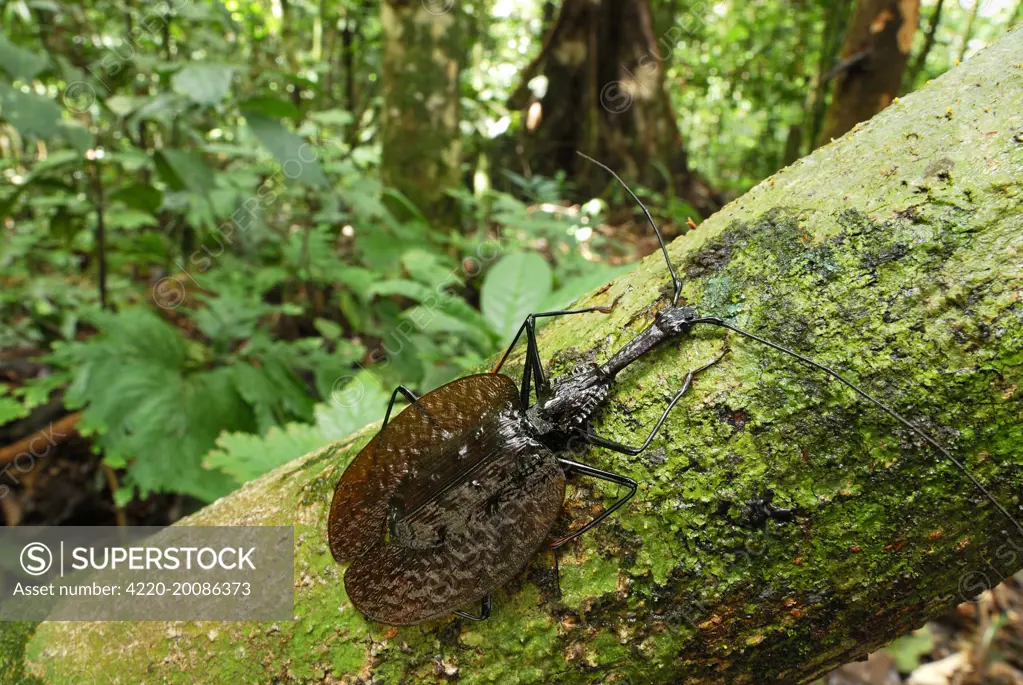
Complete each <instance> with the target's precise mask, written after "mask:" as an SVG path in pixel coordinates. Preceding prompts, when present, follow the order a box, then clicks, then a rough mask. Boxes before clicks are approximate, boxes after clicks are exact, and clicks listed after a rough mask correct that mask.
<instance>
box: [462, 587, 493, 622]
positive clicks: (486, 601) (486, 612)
mask: <svg viewBox="0 0 1023 685" xmlns="http://www.w3.org/2000/svg"><path fill="white" fill-rule="evenodd" d="M455 616H461V617H462V618H467V619H469V620H470V621H486V620H487V619H488V618H490V595H489V594H488V595H487V596H486V597H484V598H483V607H482V609H481V610H480V615H479V616H473V615H472V614H470V613H469V612H467V611H456V612H455Z"/></svg>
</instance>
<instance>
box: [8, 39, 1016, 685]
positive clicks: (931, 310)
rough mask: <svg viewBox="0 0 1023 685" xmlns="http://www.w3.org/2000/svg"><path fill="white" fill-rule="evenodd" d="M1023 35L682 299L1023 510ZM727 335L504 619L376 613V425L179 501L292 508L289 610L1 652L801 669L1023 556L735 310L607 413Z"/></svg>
mask: <svg viewBox="0 0 1023 685" xmlns="http://www.w3.org/2000/svg"><path fill="white" fill-rule="evenodd" d="M1021 54H1023V31H1021V30H1017V31H1015V32H1013V33H1011V34H1010V35H1009V36H1008V37H1006V38H1005V39H1003V40H1002V41H1001V42H1000V43H998V44H996V45H994V46H992V47H990V48H988V49H986V50H984V51H982V52H980V53H979V54H977V55H976V56H975V57H974V58H972V59H971V60H970V61H969V62H967V63H966V64H965V65H964V66H962V67H960V68H958V69H955V70H954V71H952V72H950V73H948V74H946V75H945V76H943V77H941V78H940V79H937V80H936V81H935V82H934V83H933V84H931V85H930V86H927V87H925V88H924V89H923V90H921V91H919V92H918V93H915V94H913V95H910V96H908V97H907V98H905V99H904V100H902V101H900V102H899V103H898V104H897V105H895V106H893V107H890V108H889V109H888V110H887V111H886V112H884V113H882V114H881V115H880V116H877V117H875V118H874V119H873V120H871V121H870V122H868V123H867V124H866V125H864V126H862V127H860V128H859V129H857V130H856V131H855V132H853V133H852V134H851V135H849V136H847V137H845V138H843V139H842V140H841V141H839V142H838V143H836V144H834V145H829V146H826V147H824V148H822V149H820V150H818V151H816V152H815V153H814V154H812V155H811V156H809V157H807V158H805V159H803V160H801V161H800V162H798V163H796V164H795V165H794V166H792V167H790V168H788V169H786V170H783V171H781V172H780V173H778V174H777V175H776V176H774V177H773V178H771V179H769V180H768V181H766V182H764V183H762V184H761V185H759V186H757V187H756V188H755V189H753V190H752V191H751V192H750V193H748V194H747V195H746V196H744V197H742V198H740V199H739V200H737V201H736V202H734V203H732V204H731V205H729V206H728V207H727V208H725V209H724V210H723V211H722V212H720V213H719V214H718V215H716V216H715V217H713V218H711V219H710V220H709V221H707V222H706V223H705V224H703V226H701V228H700V229H699V230H697V231H694V232H691V233H689V234H687V235H686V236H684V237H683V238H680V239H679V240H677V241H675V242H674V243H673V244H672V245H671V247H670V251H671V253H672V255H673V256H674V258H675V259H676V260H677V263H678V265H679V268H680V272H681V273H682V274H683V275H684V278H685V288H684V291H683V294H684V296H685V297H686V298H687V299H688V301H690V302H692V303H697V304H699V305H700V306H701V308H702V309H703V311H704V312H706V313H715V314H719V315H722V316H727V317H730V318H732V319H733V320H735V321H737V323H739V324H740V325H744V326H746V327H747V328H750V329H753V330H755V331H758V332H760V333H762V334H764V335H766V336H768V337H770V338H773V339H775V340H778V341H780V342H782V343H785V344H788V345H791V346H793V347H795V348H796V349H798V350H800V351H802V352H804V353H807V354H812V355H814V356H815V357H816V358H817V359H819V360H820V361H822V362H823V363H827V364H830V365H832V366H835V367H838V368H840V369H843V370H844V371H846V373H848V374H849V375H850V376H852V377H853V378H854V379H856V380H857V381H859V382H860V383H861V384H862V385H863V386H865V387H866V388H867V389H868V390H869V391H870V392H872V393H874V394H876V395H877V396H878V397H880V398H881V399H883V400H884V401H886V402H888V403H890V404H892V405H893V406H894V407H896V408H897V409H898V410H900V411H902V412H904V413H905V414H906V415H907V416H908V417H909V418H910V419H911V420H913V421H916V422H918V423H919V424H920V425H922V426H925V427H926V428H927V429H928V430H930V431H931V432H932V433H933V434H935V435H936V436H938V438H939V439H940V440H941V441H942V442H944V443H945V444H947V445H948V446H949V447H950V449H951V450H952V452H954V453H955V454H956V455H958V456H959V457H960V458H961V459H963V460H964V461H965V462H966V463H967V464H968V465H969V467H970V468H971V469H972V471H973V473H974V474H976V475H977V477H978V478H980V479H981V480H982V481H983V482H985V483H986V484H987V485H988V487H990V488H991V490H992V492H993V493H994V495H995V497H997V498H998V499H999V501H1000V502H1002V503H1003V504H1004V505H1005V506H1006V507H1008V508H1009V509H1010V510H1011V511H1013V512H1014V514H1015V515H1016V516H1017V517H1021V516H1023V512H1021V506H1020V501H1019V495H1020V492H1021V487H1023V453H1021V444H1023V427H1021V426H1023V421H1021V418H1023V364H1021V357H1020V350H1021V349H1023V270H1021V268H1020V263H1021V259H1023V251H1021V250H1023V248H1021V246H1020V242H1019V233H1020V218H1019V217H1020V208H1021V198H1023V182H1021V179H1020V176H1019V169H1020V167H1021V165H1023V118H1021V117H1020V112H1023V68H1021V65H1020V55H1021ZM950 110H951V114H949V111H950ZM665 276H666V274H665V268H664V265H663V263H662V261H661V259H660V257H659V256H658V255H652V256H651V257H650V258H648V259H647V260H645V261H644V262H643V263H642V264H641V265H640V266H639V267H638V268H637V269H636V270H634V271H633V272H632V273H630V274H629V275H628V276H626V277H623V278H621V279H620V280H618V281H616V282H614V283H613V284H612V285H611V286H610V288H609V289H608V291H607V292H602V293H600V294H594V295H593V296H592V297H589V298H584V300H583V303H585V304H589V303H591V302H598V301H599V302H607V301H610V300H611V299H612V298H614V297H617V296H619V295H620V296H621V297H622V299H621V301H620V303H619V306H618V307H617V308H616V309H615V311H614V313H613V314H612V315H610V316H608V317H604V316H588V317H587V316H581V317H576V318H573V319H570V320H567V321H564V322H563V323H559V324H557V325H552V326H549V327H548V328H546V329H545V330H544V332H543V335H542V336H541V339H540V347H541V351H542V352H543V353H544V354H543V356H544V357H545V358H546V359H548V360H552V363H551V366H552V370H553V371H554V372H555V373H560V372H565V371H566V370H568V369H570V368H571V367H572V365H573V363H574V362H575V360H576V359H578V358H580V357H585V355H586V354H587V352H586V351H588V350H591V351H594V352H595V354H596V356H597V358H598V359H605V358H606V357H607V355H608V354H610V353H611V352H612V351H613V350H614V349H616V348H618V347H619V346H620V345H621V344H622V343H623V342H624V341H626V340H627V339H629V338H630V337H631V336H633V335H634V334H635V333H636V332H637V331H639V330H640V329H641V328H642V327H644V326H645V325H647V324H648V323H649V322H650V320H651V318H652V316H653V311H654V309H655V307H656V306H659V305H662V304H663V303H664V299H665V297H666V295H665V293H666V292H667V282H666V278H665ZM726 344H727V345H730V347H731V352H730V354H729V355H728V356H727V357H726V358H725V360H724V361H723V362H722V363H721V364H719V365H718V366H716V367H714V368H713V369H712V370H710V371H708V372H706V373H705V374H704V375H702V376H700V377H699V378H698V380H697V382H696V385H695V387H694V389H693V392H692V393H691V394H690V395H689V396H687V397H686V398H684V399H683V401H682V402H681V403H680V404H679V406H678V407H677V408H676V410H675V411H674V412H673V413H672V415H671V417H670V418H669V420H668V422H667V423H666V425H665V427H664V430H663V434H662V436H661V437H660V438H659V439H658V440H657V441H656V442H655V444H654V445H653V446H652V448H651V449H650V450H649V451H648V452H646V453H644V454H642V455H640V456H638V457H635V458H627V457H622V456H618V455H612V454H609V453H606V452H604V451H601V450H591V451H590V452H588V453H587V454H585V455H582V456H581V457H580V458H582V459H583V460H585V461H587V462H589V463H592V464H594V465H596V466H599V467H602V468H613V469H614V470H615V471H617V472H620V473H626V474H629V475H631V476H632V477H634V478H636V479H637V480H638V481H640V484H641V485H640V490H639V492H638V493H637V495H636V497H635V498H634V499H633V500H632V501H631V502H630V504H629V505H628V506H627V507H625V508H624V509H623V510H621V511H620V512H618V513H617V514H616V515H615V516H614V518H613V519H612V520H611V521H610V522H609V523H607V524H606V525H602V526H600V527H598V528H596V529H595V530H594V531H593V532H592V533H591V534H588V535H585V536H583V537H582V538H580V540H579V541H578V543H576V544H573V545H571V546H569V547H568V548H567V549H565V550H564V553H563V554H562V555H561V558H560V561H561V579H560V591H559V589H558V587H559V586H558V585H557V583H556V582H555V577H554V574H553V573H552V570H551V558H550V555H547V554H544V555H540V556H538V557H537V558H536V559H535V560H534V562H533V563H532V565H531V566H530V568H529V569H528V570H527V571H526V572H524V573H523V574H522V575H521V576H520V577H519V578H518V579H517V580H515V581H513V582H512V583H510V584H509V585H508V586H507V587H506V588H504V589H503V590H502V591H500V592H499V593H497V595H496V597H495V611H494V615H493V617H492V618H491V619H490V620H488V621H486V622H484V623H481V624H475V623H469V622H465V621H461V620H458V619H455V618H450V619H444V620H440V621H437V622H435V623H433V624H430V625H427V626H423V627H417V628H411V629H400V630H399V629H394V628H387V627H384V626H378V625H369V624H367V623H366V622H365V621H364V620H363V619H362V618H361V617H360V616H359V614H358V613H357V612H355V611H354V610H353V609H352V607H351V605H350V603H349V602H348V600H347V598H346V596H345V592H344V586H343V584H342V582H341V576H342V572H343V570H344V569H343V567H340V566H338V565H336V564H334V562H333V561H332V559H331V556H330V552H329V550H328V546H327V541H326V538H325V530H324V529H325V523H326V512H327V508H328V505H329V502H330V498H331V494H332V491H333V488H334V484H335V482H336V481H337V479H338V477H339V475H340V473H341V471H342V469H343V468H344V466H345V464H346V463H347V462H348V461H349V459H351V458H352V456H353V455H355V454H356V453H357V452H358V450H359V448H361V446H362V445H363V444H365V442H366V441H367V440H368V439H369V437H370V435H371V434H372V433H373V432H374V431H375V429H376V427H375V426H370V427H367V428H366V429H365V430H363V431H360V432H359V433H358V434H356V435H353V436H351V438H349V439H347V440H344V441H341V442H339V443H337V444H333V445H329V446H327V447H325V448H323V449H322V450H319V451H317V452H314V453H312V454H310V455H307V456H306V457H303V458H302V459H300V460H298V461H296V462H294V463H292V464H288V465H287V466H285V467H282V468H280V469H278V470H277V471H275V472H272V473H269V474H267V475H266V476H264V477H262V478H260V479H259V480H257V481H254V482H252V483H249V484H248V485H246V486H245V487H244V488H242V489H241V490H240V491H238V492H236V493H234V494H232V495H230V496H228V497H226V498H224V499H222V500H220V501H218V502H217V503H215V504H213V505H211V506H210V507H208V508H206V509H205V510H203V511H201V512H199V513H197V514H196V515H194V516H192V517H190V518H189V519H188V520H187V521H186V523H187V524H191V525H207V524H220V525H228V524H247V525H254V524H273V525H294V526H295V528H296V541H297V549H296V555H297V556H296V567H295V592H296V610H295V621H294V622H292V623H280V624H275V625H266V624H251V623H249V624H247V623H227V624H217V623H189V622H179V623H174V624H168V623H160V622H152V623H98V624H89V623H43V624H41V625H40V626H38V628H37V629H34V627H33V626H24V625H22V626H3V627H0V644H2V646H3V649H2V650H0V673H4V670H3V669H4V668H6V669H7V671H6V672H7V673H12V672H13V669H16V668H19V667H20V666H21V665H22V663H25V664H27V666H28V668H29V670H30V671H31V672H33V673H37V674H39V675H40V676H41V678H42V679H43V680H44V681H46V682H108V681H112V682H124V683H127V682H150V683H151V682H194V681H197V680H198V681H203V680H206V681H208V682H223V681H226V680H230V681H232V682H243V681H244V682H267V681H269V680H273V681H274V682H280V683H296V682H314V681H315V682H356V681H360V680H361V681H365V680H369V679H374V680H377V681H380V682H387V683H397V682H448V681H449V680H450V679H451V678H453V677H454V675H455V674H457V676H458V678H459V680H460V682H469V683H477V682H479V683H483V682H509V681H512V680H514V681H516V682H520V683H533V682H552V681H557V682H561V683H597V682H612V681H613V682H634V683H794V682H803V681H807V680H809V679H812V678H813V677H815V676H817V675H819V674H821V673H824V672H826V671H828V670H829V669H831V668H832V667H834V666H836V665H838V664H841V663H844V662H847V661H850V660H853V659H856V658H858V657H861V656H863V655H865V654H867V653H868V652H870V651H871V650H874V649H876V648H878V647H880V646H881V645H883V644H885V643H886V642H888V641H889V640H891V639H892V638H894V637H895V636H897V635H899V634H901V633H904V632H906V631H908V630H910V629H912V628H915V627H917V626H920V625H921V624H922V623H923V622H924V621H926V620H927V619H928V618H931V617H934V616H937V615H939V614H941V613H943V612H945V611H947V610H948V609H949V608H950V607H951V606H953V605H955V604H957V603H958V602H961V601H963V600H965V599H968V598H969V597H970V596H972V595H974V594H976V593H978V592H979V591H981V590H982V589H984V588H985V587H986V586H988V585H991V584H994V583H997V582H999V581H1000V580H1001V579H1002V577H1003V576H1005V575H1008V574H1010V573H1012V572H1014V571H1016V570H1017V569H1019V568H1020V567H1021V566H1023V540H1021V539H1020V538H1019V536H1018V534H1017V533H1016V532H1015V531H1014V530H1009V527H1008V526H1007V525H1006V523H1005V521H1004V520H1003V519H1002V518H1000V516H999V514H998V513H997V512H996V511H995V510H994V508H993V507H992V506H991V505H990V503H988V502H987V501H986V500H985V499H984V498H983V497H981V496H980V495H978V493H977V492H976V491H975V490H974V489H973V488H972V487H971V486H970V485H969V484H968V483H967V482H966V481H965V480H964V478H963V477H962V474H961V473H959V472H958V471H957V470H956V469H955V468H953V467H952V465H950V464H948V463H946V462H944V461H942V460H941V459H940V458H939V457H938V456H936V455H935V453H934V452H932V451H930V450H928V449H925V448H923V447H922V446H921V444H920V443H919V441H917V440H915V439H914V438H913V437H912V435H909V434H907V433H906V432H904V431H901V430H898V429H896V428H895V427H893V425H892V422H891V421H889V420H887V419H886V418H885V417H884V416H883V415H881V414H879V413H878V412H877V411H876V410H874V409H872V408H871V407H870V406H868V405H866V404H865V403H864V402H862V401H858V400H857V399H856V398H855V396H853V395H852V394H851V393H849V392H847V391H846V390H844V389H843V388H842V387H841V386H838V385H837V384H835V383H829V382H827V381H826V380H825V379H823V378H822V377H820V376H818V375H815V374H809V373H807V372H806V371H805V369H803V368H802V367H800V366H798V365H796V364H794V363H791V362H789V361H788V360H786V359H785V358H781V357H779V356H777V355H776V354H774V353H771V352H769V351H767V350H765V349H764V348H763V347H761V346H758V345H756V344H753V343H749V342H747V341H745V340H743V339H740V338H736V337H731V338H729V337H726V336H725V335H724V334H723V333H722V332H721V331H718V330H701V331H697V332H696V333H694V334H693V335H692V336H691V337H690V338H689V339H687V340H684V341H682V342H680V343H679V344H678V345H675V346H671V347H668V348H665V349H662V350H660V351H659V352H657V353H655V354H653V355H651V356H650V357H649V358H647V359H645V360H643V362H641V363H638V364H637V365H636V366H635V367H633V368H630V369H629V370H628V371H627V372H625V373H623V374H622V376H621V377H620V379H619V383H618V386H617V388H616V392H615V393H614V395H613V398H612V399H611V401H610V402H609V404H608V406H607V407H606V408H605V410H604V412H603V413H602V414H601V417H600V419H599V420H598V421H597V425H596V426H595V428H596V429H597V432H599V433H601V434H604V435H607V436H608V437H610V438H612V439H616V440H622V441H628V442H633V441H635V440H636V436H637V435H639V434H640V433H642V431H643V430H644V427H648V426H649V425H650V424H651V422H652V421H653V420H654V417H655V416H656V415H657V414H658V413H659V412H660V410H661V408H662V407H663V406H664V403H665V401H666V400H667V398H669V397H670V396H671V394H672V392H673V391H674V390H675V389H676V388H677V387H679V385H680V383H681V381H682V378H683V376H684V374H685V372H686V370H687V369H691V368H694V367H696V366H698V365H700V364H702V363H704V362H706V361H708V360H710V359H712V358H713V357H715V356H716V355H718V354H719V353H720V352H721V351H722V349H724V348H725V346H726ZM590 487H591V484H589V483H586V482H578V483H577V484H576V486H575V488H574V489H573V490H572V492H571V494H570V496H569V499H568V502H567V504H566V513H565V518H566V519H569V518H570V519H574V520H581V519H583V518H585V517H587V516H588V515H589V514H590V513H591V512H592V511H593V508H594V507H595V506H597V505H598V504H597V500H602V501H605V502H606V501H608V498H609V497H610V496H611V495H612V494H613V493H612V492H611V491H602V492H600V493H597V492H594V491H592V490H591V489H590ZM768 503H770V505H769V504H768ZM781 508H788V509H791V510H792V511H791V512H790V513H789V514H784V513H783V512H781V511H779V509H781ZM33 630H34V634H33ZM26 641H27V645H25V646H26V647H27V649H26V650H25V651H26V659H25V661H24V662H22V661H21V660H20V657H18V654H19V652H20V646H21V645H23V644H24V643H25V642H26ZM12 664H13V666H12Z"/></svg>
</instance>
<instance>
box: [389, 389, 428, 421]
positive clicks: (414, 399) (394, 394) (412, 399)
mask: <svg viewBox="0 0 1023 685" xmlns="http://www.w3.org/2000/svg"><path fill="white" fill-rule="evenodd" d="M399 392H400V393H401V394H402V395H404V396H405V399H407V400H408V401H409V403H411V404H413V405H414V406H415V407H416V408H417V409H419V411H421V412H422V413H423V416H426V410H425V409H423V408H422V407H421V406H420V404H419V398H418V397H416V394H415V393H414V392H412V391H411V390H409V389H408V388H406V387H405V386H404V385H399V386H398V387H397V388H395V389H394V392H392V393H391V401H390V402H388V403H387V411H386V412H385V413H384V425H382V426H380V430H383V429H384V428H386V427H387V421H388V420H389V419H390V418H391V409H392V408H393V407H394V400H396V399H397V398H398V393H399Z"/></svg>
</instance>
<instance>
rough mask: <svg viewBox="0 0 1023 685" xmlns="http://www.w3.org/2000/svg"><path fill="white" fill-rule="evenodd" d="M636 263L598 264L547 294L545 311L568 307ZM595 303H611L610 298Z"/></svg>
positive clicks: (629, 269)
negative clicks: (610, 265)
mask: <svg viewBox="0 0 1023 685" xmlns="http://www.w3.org/2000/svg"><path fill="white" fill-rule="evenodd" d="M634 266H635V265H633V264H625V265H622V266H618V267H614V268H608V267H604V266H597V267H596V268H595V269H593V270H592V271H591V272H589V273H586V274H583V275H582V276H576V277H575V278H571V279H569V280H567V281H565V282H564V283H562V284H561V287H560V288H558V289H557V290H555V291H554V292H552V293H551V294H550V295H548V296H547V299H545V300H544V301H543V310H544V311H547V312H549V311H554V310H557V309H567V308H568V306H569V305H570V304H572V303H573V302H575V301H576V300H578V299H579V298H580V297H582V296H583V295H586V294H588V293H589V292H590V291H592V290H596V289H597V288H599V287H600V286H602V285H604V284H605V283H607V282H608V281H610V280H611V279H613V278H615V277H616V276H618V275H620V274H623V273H626V272H627V271H631V270H632V268H633V267H634ZM594 304H611V300H610V298H608V301H607V302H606V303H604V302H594Z"/></svg>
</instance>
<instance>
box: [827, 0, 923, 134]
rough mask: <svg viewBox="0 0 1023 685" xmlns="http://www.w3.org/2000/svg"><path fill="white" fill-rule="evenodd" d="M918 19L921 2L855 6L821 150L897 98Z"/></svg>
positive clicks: (873, 0)
mask: <svg viewBox="0 0 1023 685" xmlns="http://www.w3.org/2000/svg"><path fill="white" fill-rule="evenodd" d="M919 14H920V0H857V2H856V8H855V9H854V10H853V18H852V22H851V24H850V26H849V33H848V34H847V35H846V38H845V45H844V46H843V47H842V63H841V64H840V66H839V67H838V73H837V74H836V76H835V82H836V85H835V95H834V98H833V99H832V101H831V106H830V107H829V108H828V114H827V118H826V121H825V124H824V130H823V132H822V134H821V139H820V144H822V145H823V144H825V143H827V142H828V141H829V140H831V139H832V138H840V137H841V136H843V135H845V134H846V133H848V132H849V131H850V130H851V129H852V127H853V126H855V125H856V124H858V123H859V122H861V121H866V120H867V119H869V118H870V117H872V116H874V115H875V114H877V113H878V112H880V111H881V110H882V109H884V108H885V107H887V106H888V105H890V104H891V102H892V100H894V99H895V97H896V96H897V95H898V94H899V92H900V90H901V88H902V76H903V73H904V72H905V71H906V63H907V62H908V61H909V52H910V49H911V48H912V47H913V37H914V35H915V34H916V30H917V25H918V23H919Z"/></svg>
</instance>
